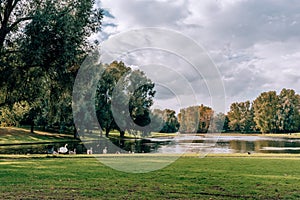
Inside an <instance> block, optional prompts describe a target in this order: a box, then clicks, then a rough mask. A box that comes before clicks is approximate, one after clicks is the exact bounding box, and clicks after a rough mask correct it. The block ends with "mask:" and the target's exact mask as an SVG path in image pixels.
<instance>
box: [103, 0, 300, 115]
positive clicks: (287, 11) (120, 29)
mask: <svg viewBox="0 0 300 200" xmlns="http://www.w3.org/2000/svg"><path fill="white" fill-rule="evenodd" d="M99 5H100V6H101V7H102V8H104V9H105V10H106V16H105V18H104V23H103V29H102V33H101V34H99V35H98V37H99V40H100V41H106V40H109V39H110V38H112V37H114V36H116V35H118V34H122V33H124V32H126V31H130V30H133V29H140V28H147V27H157V28H163V29H168V30H174V31H176V32H179V33H181V34H183V35H185V36H187V37H189V38H191V39H192V40H194V41H195V42H197V43H198V44H199V46H202V47H203V48H204V49H205V50H206V52H207V53H208V55H209V56H210V58H211V59H212V61H213V63H214V64H215V66H216V68H217V70H218V71H219V73H220V79H221V80H222V81H223V83H224V88H225V92H226V103H225V105H226V106H225V107H226V110H228V108H229V106H230V104H231V103H232V102H236V101H245V100H254V99H255V98H256V97H257V96H258V95H259V94H260V93H261V92H264V91H269V90H276V91H278V92H279V91H280V90H281V89H282V88H292V89H294V90H296V92H297V93H300V87H299V85H300V73H298V72H300V66H299V65H300V37H299V36H300V2H299V1H298V0H201V1H200V0H102V1H101V2H99ZM194 53H196V52H194ZM164 54H165V53H164V52H161V51H155V52H154V51H153V50H152V51H150V50H143V51H141V52H135V53H131V55H129V56H127V64H129V65H132V66H138V65H139V64H141V65H143V66H146V67H144V68H143V70H145V71H147V70H146V69H147V67H148V69H149V71H152V72H153V71H156V72H157V74H156V76H161V77H163V78H164V79H165V80H168V81H166V82H168V83H169V82H174V84H175V85H176V80H177V81H179V80H180V77H183V79H184V81H183V82H180V81H179V82H177V88H178V91H176V89H174V88H173V89H172V88H171V87H170V86H168V85H164V84H163V83H162V84H160V85H159V86H158V91H159V92H158V93H159V94H158V96H157V99H158V101H160V102H161V103H160V105H157V107H161V108H162V107H170V108H173V109H175V110H177V111H178V108H179V107H180V106H186V104H188V103H190V102H188V100H183V101H186V103H182V102H179V101H180V98H179V100H178V96H180V95H182V94H184V92H182V91H179V90H180V89H179V86H182V84H183V83H184V82H185V83H184V84H189V83H191V84H197V87H195V88H193V89H194V92H195V93H197V98H198V99H201V100H199V102H203V103H204V104H207V105H210V100H209V98H208V96H209V94H210V93H211V91H209V89H207V88H209V87H207V86H205V84H207V80H205V79H209V77H205V76H204V77H202V78H198V77H197V76H195V73H193V70H192V68H191V67H190V68H189V67H188V64H187V63H184V62H183V61H182V59H181V58H180V59H179V58H178V59H175V58H173V57H172V56H171V55H166V56H163V55H164ZM132 57H134V58H132ZM153 57H155V58H156V60H154V61H155V62H156V63H155V62H153V59H152V62H151V63H149V62H148V63H147V62H145V60H147V59H146V58H148V59H150V60H151V58H153ZM158 57H162V59H161V60H164V61H161V60H160V59H159V58H158ZM141 58H143V59H141ZM168 59H169V60H168ZM132 60H135V61H132ZM141 60H143V61H144V63H141V62H142V61H141ZM166 60H168V61H166ZM165 66H168V67H165ZM151 67H152V68H151ZM180 68H181V69H180ZM170 69H171V71H173V72H172V73H170V74H171V75H170V74H169V75H166V74H168V73H167V72H168V71H170ZM172 69H174V70H172ZM175 72H176V74H177V75H176V74H174V73H175ZM181 72H182V74H181ZM189 74H190V75H189ZM193 75H194V76H193ZM171 77H175V78H173V79H171V80H170V78H171ZM195 79H201V80H202V81H198V82H197V81H195ZM160 80H161V79H160ZM181 89H182V88H181ZM186 96H188V95H186ZM176 97H177V98H176ZM188 99H189V98H188Z"/></svg>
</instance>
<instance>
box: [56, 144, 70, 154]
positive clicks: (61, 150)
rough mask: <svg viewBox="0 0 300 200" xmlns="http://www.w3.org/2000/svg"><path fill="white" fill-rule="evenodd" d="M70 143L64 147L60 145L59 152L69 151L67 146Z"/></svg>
mask: <svg viewBox="0 0 300 200" xmlns="http://www.w3.org/2000/svg"><path fill="white" fill-rule="evenodd" d="M67 146H68V144H65V146H64V147H60V148H59V149H58V153H67V152H68V148H67Z"/></svg>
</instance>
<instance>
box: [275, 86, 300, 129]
mask: <svg viewBox="0 0 300 200" xmlns="http://www.w3.org/2000/svg"><path fill="white" fill-rule="evenodd" d="M299 106H300V98H299V95H296V93H295V91H294V90H291V89H285V88H284V89H282V90H281V92H280V94H279V103H278V108H277V116H278V121H277V123H278V128H279V130H280V131H282V132H295V131H297V130H298V129H299V125H300V115H299V111H300V110H299Z"/></svg>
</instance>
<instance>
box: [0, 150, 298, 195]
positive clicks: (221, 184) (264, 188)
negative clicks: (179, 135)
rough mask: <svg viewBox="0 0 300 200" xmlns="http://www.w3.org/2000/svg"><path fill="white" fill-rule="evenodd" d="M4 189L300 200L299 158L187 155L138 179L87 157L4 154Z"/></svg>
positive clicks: (0, 168) (0, 179) (0, 160)
mask: <svg viewBox="0 0 300 200" xmlns="http://www.w3.org/2000/svg"><path fill="white" fill-rule="evenodd" d="M107 156H109V155H107ZM130 156H140V155H137V154H136V155H130ZM151 157H152V156H149V159H151ZM146 158H147V157H146ZM99 159H100V160H101V157H100V158H99ZM0 185H1V187H0V199H300V159H299V158H298V157H293V156H288V157H283V156H279V157H270V155H269V156H265V157H259V156H257V157H255V156H245V155H239V156H230V155H228V156H222V157H219V156H217V155H208V156H207V157H205V158H199V157H197V156H195V155H194V156H192V155H186V156H183V157H181V158H179V159H178V160H177V161H176V162H174V163H172V164H170V165H169V166H167V167H165V168H163V169H161V170H157V171H153V172H149V173H140V174H139V173H135V174H134V173H125V172H120V171H116V170H113V169H111V168H109V167H107V166H105V165H104V164H102V163H101V162H99V161H98V160H97V159H95V158H94V157H89V156H87V155H85V156H83V155H72V156H71V155H64V156H62V155H59V156H55V157H52V156H45V155H23V156H14V155H6V156H5V155H2V156H1V157H0Z"/></svg>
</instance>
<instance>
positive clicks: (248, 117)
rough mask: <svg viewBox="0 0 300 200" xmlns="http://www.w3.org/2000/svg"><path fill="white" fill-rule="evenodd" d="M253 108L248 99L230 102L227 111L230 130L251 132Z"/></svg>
mask: <svg viewBox="0 0 300 200" xmlns="http://www.w3.org/2000/svg"><path fill="white" fill-rule="evenodd" d="M253 118H254V113H253V108H252V107H251V104H250V101H246V102H239V103H237V102H236V103H232V104H231V106H230V111H229V112H228V120H229V128H230V130H231V131H238V132H246V133H247V132H252V131H254V130H255V122H254V119H253Z"/></svg>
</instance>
